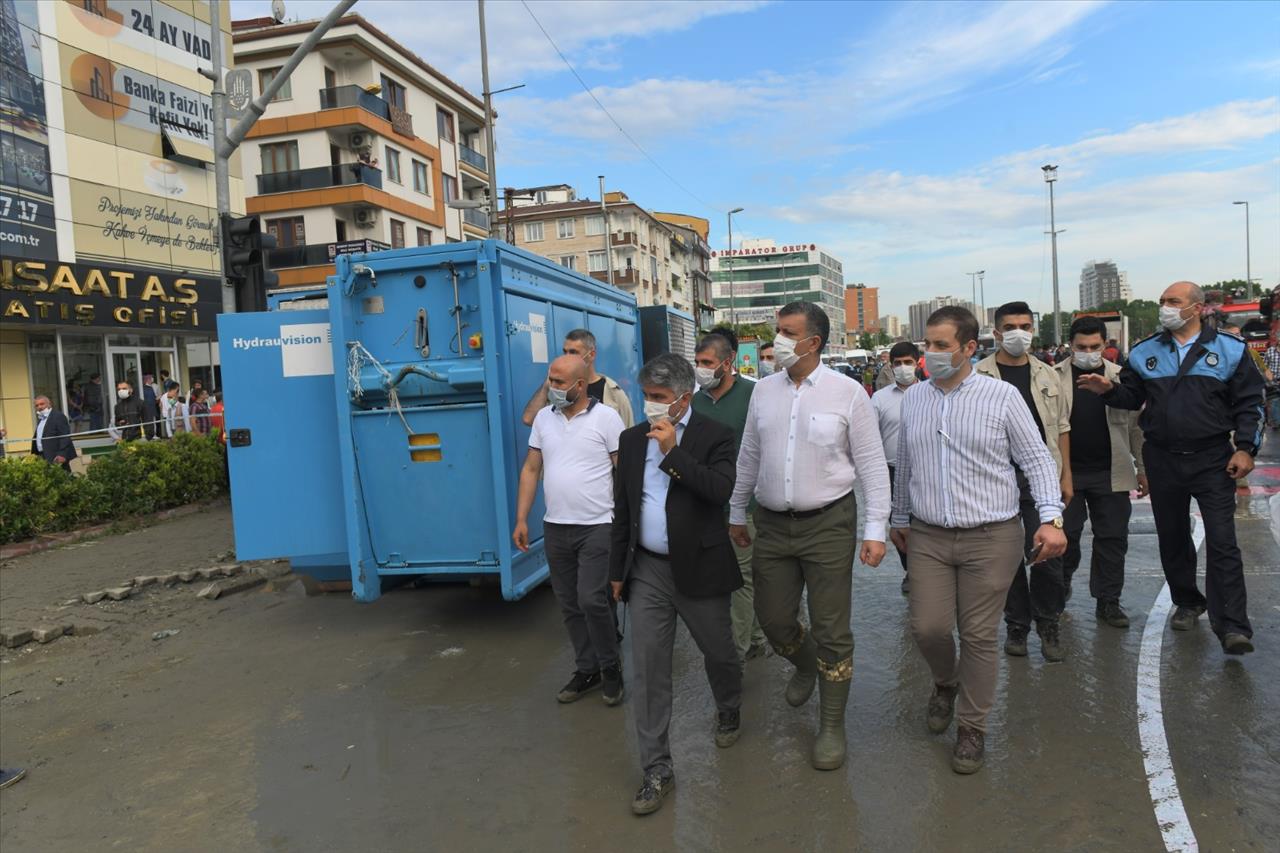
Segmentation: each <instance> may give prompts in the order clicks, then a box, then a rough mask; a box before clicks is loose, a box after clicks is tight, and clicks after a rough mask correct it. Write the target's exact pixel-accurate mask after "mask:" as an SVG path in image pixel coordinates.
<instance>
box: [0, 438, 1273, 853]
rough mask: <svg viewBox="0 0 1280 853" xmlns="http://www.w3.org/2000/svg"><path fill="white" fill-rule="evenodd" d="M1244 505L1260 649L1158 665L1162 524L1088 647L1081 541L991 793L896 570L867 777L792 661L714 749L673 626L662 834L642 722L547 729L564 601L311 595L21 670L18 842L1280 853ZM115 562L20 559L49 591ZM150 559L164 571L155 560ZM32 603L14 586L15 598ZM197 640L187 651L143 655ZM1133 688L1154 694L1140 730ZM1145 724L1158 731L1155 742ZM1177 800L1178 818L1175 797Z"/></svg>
mask: <svg viewBox="0 0 1280 853" xmlns="http://www.w3.org/2000/svg"><path fill="white" fill-rule="evenodd" d="M1264 455H1266V456H1267V457H1269V458H1270V459H1271V460H1272V461H1270V462H1267V463H1264V464H1267V465H1272V466H1274V465H1275V464H1276V463H1275V461H1274V460H1275V459H1276V458H1277V457H1280V453H1277V451H1276V449H1275V448H1274V447H1269V448H1268V452H1267V453H1266V454H1264ZM1250 485H1251V488H1250V489H1249V490H1248V491H1247V492H1246V493H1242V495H1241V498H1240V508H1239V512H1238V515H1237V522H1238V530H1239V535H1240V539H1241V544H1242V546H1243V549H1244V552H1245V559H1246V570H1247V571H1248V573H1249V576H1248V582H1249V595H1250V614H1251V617H1252V619H1253V621H1254V630H1255V634H1256V637H1255V642H1256V643H1257V645H1258V651H1257V652H1256V653H1255V654H1253V655H1251V656H1248V657H1246V658H1244V659H1229V658H1226V657H1224V656H1223V654H1222V653H1221V651H1220V648H1219V646H1218V644H1217V642H1216V640H1215V639H1214V637H1213V636H1212V634H1211V633H1210V632H1209V629H1208V626H1207V624H1206V620H1205V619H1201V620H1200V624H1199V627H1198V629H1197V630H1196V631H1195V632H1192V633H1189V634H1177V635H1175V634H1173V633H1172V632H1171V631H1169V630H1168V628H1167V627H1165V628H1164V629H1163V630H1162V631H1160V632H1159V633H1157V634H1155V635H1154V637H1153V641H1152V642H1150V643H1148V644H1147V645H1148V649H1147V651H1146V652H1145V653H1144V652H1143V645H1144V644H1143V633H1144V628H1145V625H1146V622H1147V617H1148V613H1149V611H1150V610H1151V608H1152V605H1153V603H1154V602H1155V601H1156V598H1157V595H1158V593H1159V592H1160V590H1161V588H1162V585H1163V578H1162V576H1161V573H1160V569H1159V560H1158V557H1157V554H1156V539H1155V536H1154V528H1153V526H1152V524H1151V520H1150V508H1149V506H1148V505H1146V504H1145V503H1140V504H1138V505H1137V506H1136V507H1135V511H1134V521H1133V525H1132V536H1131V540H1130V551H1129V561H1128V579H1127V582H1126V586H1125V592H1124V599H1123V604H1124V605H1125V606H1126V607H1127V608H1128V610H1129V613H1130V616H1131V619H1132V623H1133V624H1132V626H1131V627H1130V628H1129V629H1128V630H1117V629H1114V628H1110V627H1107V626H1105V625H1099V624H1098V623H1096V621H1095V619H1094V615H1093V602H1092V599H1090V598H1089V597H1088V591H1087V560H1088V549H1087V546H1088V539H1087V538H1086V543H1085V544H1086V553H1085V561H1086V569H1085V570H1083V571H1082V572H1081V573H1079V574H1078V575H1077V577H1076V590H1075V595H1074V598H1073V600H1072V601H1071V603H1070V604H1069V606H1068V612H1069V614H1070V619H1069V621H1068V622H1067V623H1066V624H1065V625H1064V630H1063V638H1064V643H1065V645H1066V648H1067V651H1068V659H1067V661H1066V662H1065V663H1061V664H1046V663H1045V662H1044V661H1043V660H1042V659H1041V658H1040V657H1039V649H1038V644H1037V642H1036V640H1035V638H1034V636H1033V638H1032V640H1031V656H1030V657H1027V658H1022V659H1010V658H1003V659H1002V661H1001V681H1000V690H999V696H998V699H997V704H996V709H995V712H994V714H993V716H992V719H991V722H990V732H989V735H988V755H987V765H986V768H985V769H984V770H983V771H982V772H980V773H979V774H977V775H976V776H972V777H959V776H956V775H954V774H953V773H952V772H951V770H950V767H949V756H950V747H951V740H950V737H951V735H946V736H931V735H929V734H928V732H927V730H926V728H925V725H924V706H925V702H926V701H927V698H928V695H929V690H930V680H929V676H928V671H927V669H926V667H925V666H924V664H923V662H922V660H921V659H920V657H919V654H918V652H917V651H916V649H915V647H914V644H913V643H912V641H911V639H910V636H909V633H908V630H907V610H906V600H905V599H904V598H903V597H902V596H901V594H900V593H899V590H898V583H899V580H900V570H899V568H898V565H897V562H896V558H895V557H893V556H890V557H888V558H887V559H886V561H885V565H884V566H882V567H881V568H879V569H876V570H872V569H868V568H866V567H862V566H859V567H857V568H856V570H855V583H854V633H855V637H856V642H857V649H856V651H855V657H854V661H855V672H854V687H853V694H852V698H851V702H850V711H849V716H848V733H849V738H850V740H849V760H848V762H847V764H846V765H845V767H844V768H843V769H842V770H840V771H838V772H834V773H819V772H817V771H814V770H812V769H811V768H810V767H809V765H808V761H807V758H806V756H807V750H808V747H809V744H810V741H811V737H812V733H813V731H814V728H815V726H816V712H817V708H816V699H815V700H811V702H810V703H809V705H807V706H806V707H805V708H802V709H798V710H797V709H792V708H790V707H789V706H788V705H787V704H786V703H785V701H784V700H783V698H782V687H783V684H784V682H785V678H786V676H787V665H786V664H785V663H784V662H782V661H780V660H779V659H778V658H769V659H764V660H756V661H752V662H750V663H749V664H748V669H747V677H746V693H745V700H744V707H743V727H744V728H743V735H742V737H741V739H740V740H739V742H738V743H737V744H736V745H735V746H734V747H732V748H731V749H728V750H718V749H716V748H715V746H714V744H713V743H712V737H711V731H712V718H713V709H712V705H711V701H710V695H709V691H708V689H707V686H706V680H705V676H704V674H703V672H702V669H701V663H700V659H699V658H698V657H697V655H696V652H695V650H694V649H693V646H692V643H691V641H690V640H689V638H688V635H687V633H685V632H684V630H683V628H681V633H680V635H679V638H678V643H677V650H676V656H675V672H676V685H675V686H676V695H677V698H676V706H675V714H674V717H673V724H672V735H673V744H672V746H673V753H674V756H675V761H676V774H677V780H678V783H677V789H676V791H675V793H674V794H673V795H672V797H671V798H669V799H668V801H667V803H666V805H665V806H664V808H663V809H662V810H661V811H660V812H659V813H657V814H656V815H653V816H651V817H648V818H643V819H641V818H636V817H633V816H632V815H631V813H630V811H629V802H630V798H631V796H632V794H633V793H634V790H635V788H636V786H637V784H638V781H639V776H638V774H639V770H638V768H637V766H636V763H635V744H634V736H633V733H632V719H631V713H630V702H629V701H627V702H624V703H623V705H622V706H620V707H617V708H608V707H605V706H604V705H603V703H602V702H600V700H599V697H598V695H593V696H591V697H590V698H588V699H585V700H583V701H581V702H579V703H577V704H574V705H569V706H561V705H558V704H557V703H556V702H555V699H554V696H555V692H556V690H557V689H558V688H559V687H560V685H561V684H562V683H563V682H564V681H565V680H566V679H567V678H568V676H569V674H570V672H571V670H572V663H571V658H570V655H569V651H568V648H567V643H566V641H565V639H564V636H563V630H562V628H561V625H560V619H559V615H558V612H557V609H556V606H555V602H554V600H553V596H552V595H551V592H550V591H549V590H548V589H546V588H542V589H539V590H537V591H535V592H534V593H533V594H532V595H530V596H529V598H527V599H526V600H525V601H523V602H519V603H514V604H513V603H504V602H502V601H501V600H500V597H499V596H498V594H497V592H496V591H495V590H493V589H492V588H484V589H473V588H469V587H464V586H448V587H435V588H431V589H419V590H409V591H401V592H394V593H391V594H388V595H387V596H385V597H384V598H383V599H382V600H381V601H379V602H377V603H375V604H372V605H359V604H355V603H353V602H352V601H350V600H348V599H346V598H345V597H344V596H341V595H330V596H325V597H319V598H307V597H304V596H303V595H302V594H301V590H300V588H299V587H298V586H296V585H295V586H294V587H291V588H289V589H287V590H285V591H257V592H250V593H243V594H241V595H238V596H234V597H232V598H230V599H227V600H219V601H217V602H203V601H200V602H196V601H194V599H193V596H190V595H189V594H188V598H182V599H178V598H175V599H174V600H173V604H172V606H168V607H145V608H144V607H139V609H138V610H137V612H136V613H135V614H134V616H133V618H131V619H128V620H123V619H121V620H117V621H116V622H115V623H114V624H113V625H112V626H111V627H110V628H109V629H108V630H105V631H103V632H102V633H100V634H97V635H94V636H90V637H75V638H68V639H64V640H60V641H57V642H55V643H52V644H50V645H48V646H39V647H30V646H28V647H24V649H23V650H17V651H14V650H5V652H4V656H3V660H4V662H3V664H0V697H2V698H0V714H2V717H0V719H2V721H3V724H2V725H0V758H2V759H3V762H4V763H5V765H6V766H8V765H12V764H22V765H25V766H27V767H29V768H30V775H29V778H28V779H26V780H25V781H23V782H22V783H20V784H19V785H17V786H15V787H13V788H10V789H8V790H5V791H4V792H3V794H2V795H0V846H3V847H4V848H5V849H6V850H15V851H16V850H27V851H45V850H48V851H63V850H77V851H80V850H109V849H121V850H131V851H143V850H147V851H150V850H155V851H180V850H181V851H185V850H191V851H203V850H210V851H213V850H219V851H226V850H245V851H255V850H262V851H308V853H310V851H328V850H333V851H422V850H440V851H458V850H478V851H479V850H504V851H521V850H530V851H533V850H538V851H541V850H557V851H558V850H637V851H639V850H691V851H695V850H724V851H739V850H751V851H775V850H776V851H784V850H785V851H792V850H805V851H809V850H815V851H816V850H874V851H880V850H894V851H896V850H903V851H907V850H974V851H978V850H982V851H998V850H1009V851H1013V850H1018V851H1025V850H1042V849H1053V850H1089V851H1097V850H1117V851H1120V850H1123V851H1135V850H1144V851H1145V850H1151V851H1158V850H1164V849H1178V848H1179V846H1180V845H1185V844H1186V843H1187V838H1188V837H1190V838H1192V839H1194V841H1195V842H1198V844H1199V846H1200V848H1201V849H1203V850H1212V851H1218V850H1223V851H1226V850H1243V851H1255V850H1256V851H1263V850H1274V849H1275V839H1276V838H1280V815H1278V814H1277V811H1276V804H1277V803H1280V722H1278V720H1280V714H1278V713H1277V712H1278V711H1280V654H1278V650H1280V546H1277V541H1276V531H1277V527H1276V524H1277V522H1278V521H1280V501H1273V495H1274V493H1275V492H1276V490H1277V487H1280V469H1276V468H1274V467H1273V468H1270V469H1268V470H1265V471H1261V472H1259V473H1257V474H1255V475H1254V476H1253V477H1252V478H1251V481H1250ZM1273 503H1274V507H1273ZM1273 509H1274V510H1275V511H1276V512H1277V514H1278V516H1273ZM1273 519H1274V520H1273ZM188 523H190V522H189V520H188ZM200 523H202V524H205V525H207V526H208V530H206V531H204V532H205V535H207V536H209V537H211V538H216V537H217V536H223V537H225V536H226V535H227V533H226V529H225V528H226V525H227V523H228V519H227V516H226V514H225V512H210V513H207V514H205V515H202V516H201V522H200ZM157 529H158V528H157ZM135 535H136V534H135ZM1202 551H1203V549H1202ZM94 553H95V552H94V549H93V548H82V549H79V550H77V551H75V552H69V551H64V552H50V553H48V554H45V555H37V556H36V557H31V558H24V560H30V559H34V560H40V561H42V566H43V568H45V569H48V570H50V571H56V570H57V567H58V565H59V561H62V560H68V559H75V560H84V559H92V558H93V555H94ZM69 555H70V556H69ZM138 559H139V560H140V561H142V562H143V563H144V565H140V566H139V567H138V571H139V572H141V571H149V570H153V569H155V570H158V569H159V568H160V567H159V566H158V565H157V566H155V567H151V566H147V565H145V563H146V562H147V561H159V560H162V559H164V558H163V557H153V556H148V555H140V556H139V557H138ZM18 568H22V567H21V566H19V567H18ZM13 577H15V575H14V574H13V573H12V571H11V570H10V569H5V570H4V571H2V572H0V584H9V583H13V580H12V578H13ZM4 594H8V593H7V592H6V591H5V590H3V589H0V595H4ZM157 594H158V593H157ZM172 594H173V595H175V596H177V595H178V593H177V592H174V593H172ZM189 599H191V600H189ZM130 603H131V602H124V603H122V604H130ZM197 605H199V606H197ZM175 626H176V627H180V628H181V629H182V630H181V633H180V634H178V635H176V636H173V637H170V638H168V639H165V640H162V641H153V640H152V639H151V635H152V632H153V631H156V630H160V629H163V628H168V627H175ZM1157 653H1158V655H1159V656H1158V659H1157V658H1156V657H1155V655H1156V654H1157ZM1144 655H1145V657H1144ZM1142 665H1145V667H1146V668H1147V673H1148V676H1149V678H1152V679H1154V678H1158V682H1153V683H1150V684H1149V686H1150V687H1152V688H1153V689H1152V690H1148V700H1147V703H1148V704H1147V705H1146V706H1144V707H1143V709H1142V711H1141V712H1140V710H1139V704H1138V698H1137V694H1138V683H1139V669H1140V666H1142ZM59 679H60V681H59ZM1153 696H1154V697H1155V699H1156V700H1158V705H1157V706H1156V707H1155V708H1153V707H1151V705H1150V701H1151V697H1153ZM1153 711H1154V712H1155V713H1158V714H1159V715H1161V717H1159V718H1157V720H1156V722H1157V723H1159V722H1161V721H1162V722H1163V725H1162V726H1161V725H1156V726H1155V727H1154V729H1153V727H1152V724H1151V722H1150V718H1151V715H1152V713H1153ZM1144 727H1145V729H1144ZM1144 732H1145V733H1144ZM1144 737H1146V738H1148V740H1146V741H1144V740H1143V738H1144ZM1152 737H1155V738H1157V739H1158V740H1157V741H1154V743H1156V745H1157V746H1159V744H1160V743H1161V742H1163V743H1167V748H1168V756H1169V763H1170V764H1171V767H1172V774H1171V778H1172V779H1173V780H1174V786H1175V788H1176V791H1177V797H1178V802H1180V803H1181V805H1182V807H1183V812H1184V813H1185V815H1186V822H1187V826H1186V827H1181V828H1179V827H1172V828H1171V827H1169V826H1166V827H1165V831H1164V832H1162V831H1161V827H1160V826H1159V825H1158V824H1157V819H1156V813H1155V810H1154V807H1153V802H1152V789H1151V786H1150V785H1149V784H1148V776H1147V768H1146V766H1145V765H1144V752H1143V745H1144V743H1146V744H1147V745H1148V746H1150V745H1151V744H1152V743H1153V741H1151V740H1150V738H1152ZM1149 757H1150V758H1154V759H1159V757H1160V756H1159V755H1154V756H1149ZM1157 781H1159V779H1157ZM1157 796H1160V797H1161V798H1165V799H1166V802H1165V803H1164V806H1165V808H1167V807H1168V806H1169V803H1168V802H1167V797H1168V796H1169V789H1168V788H1167V787H1158V791H1157ZM1183 832H1186V833H1189V835H1183V834H1180V833H1183Z"/></svg>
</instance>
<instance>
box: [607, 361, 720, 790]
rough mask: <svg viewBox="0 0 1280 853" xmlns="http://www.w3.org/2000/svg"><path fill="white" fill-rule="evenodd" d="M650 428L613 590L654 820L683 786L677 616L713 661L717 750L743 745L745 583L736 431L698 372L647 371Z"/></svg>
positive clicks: (628, 455) (621, 507)
mask: <svg viewBox="0 0 1280 853" xmlns="http://www.w3.org/2000/svg"><path fill="white" fill-rule="evenodd" d="M639 380H640V387H641V388H642V389H643V391H644V397H645V404H644V406H645V415H646V417H647V420H648V422H647V423H642V424H639V425H637V426H634V427H632V428H630V429H628V430H626V431H625V432H623V433H622V437H621V438H620V439H619V441H618V471H617V476H616V478H615V490H614V509H613V543H612V547H611V548H610V560H609V579H610V582H611V584H612V588H613V594H614V597H615V598H618V599H622V600H625V601H626V602H627V603H628V605H629V607H630V611H631V665H632V668H633V669H634V674H633V675H632V683H633V685H634V687H633V691H634V692H633V695H634V697H635V700H634V711H635V719H636V740H637V743H638V745H639V749H640V762H641V766H642V767H643V769H644V782H643V784H642V785H641V786H640V790H639V791H638V792H637V793H636V796H635V799H634V800H633V801H632V803H631V809H632V811H634V812H635V813H636V814H650V813H651V812H655V811H657V810H658V809H659V808H660V807H661V806H662V800H663V798H664V797H666V795H667V794H668V793H670V791H671V790H672V788H673V787H674V786H675V775H674V773H673V771H672V765H671V748H670V743H669V740H668V737H667V730H668V727H669V724H670V722H671V655H672V647H673V645H674V641H675V631H676V616H677V615H679V616H680V618H681V619H683V620H684V623H685V625H686V626H687V627H688V629H689V633H690V635H691V636H692V637H693V640H694V642H695V643H697V644H698V648H699V650H701V652H702V655H703V658H704V659H705V661H706V670H707V679H708V681H710V683H711V692H712V694H713V695H714V697H715V701H716V710H717V716H716V729H715V741H716V746H719V747H728V746H732V745H733V743H734V742H735V741H736V740H737V739H738V729H739V720H740V718H739V709H740V706H741V704H742V662H741V659H740V658H739V657H738V651H737V649H736V648H735V646H734V643H733V629H732V622H731V620H730V616H729V600H730V595H731V593H732V592H733V591H734V590H735V589H738V588H739V587H741V586H742V574H741V573H740V572H739V570H738V560H737V557H736V556H735V554H734V550H733V545H732V544H731V543H730V541H729V530H728V526H727V524H726V522H725V516H724V506H725V504H726V503H727V502H728V500H729V497H730V495H731V494H732V493H733V482H734V476H735V470H736V458H737V452H736V448H735V445H734V436H733V432H732V431H731V430H729V428H728V427H726V426H723V425H722V424H719V423H717V422H716V421H713V420H711V419H710V418H706V417H703V416H702V415H699V414H696V413H695V412H694V411H693V409H692V406H691V405H690V401H691V400H692V397H693V392H694V373H693V367H692V366H691V365H690V364H689V362H688V361H686V360H685V359H683V358H681V357H680V356H678V355H674V354H671V353H668V354H666V355H660V356H658V357H657V358H654V359H653V360H651V361H650V362H649V363H648V364H646V365H645V366H644V367H643V368H642V369H641V371H640V377H639Z"/></svg>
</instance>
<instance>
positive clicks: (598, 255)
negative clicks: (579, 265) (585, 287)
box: [587, 252, 609, 272]
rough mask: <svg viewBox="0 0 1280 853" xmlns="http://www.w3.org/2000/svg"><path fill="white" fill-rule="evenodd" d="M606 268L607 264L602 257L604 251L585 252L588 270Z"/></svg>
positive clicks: (598, 270)
mask: <svg viewBox="0 0 1280 853" xmlns="http://www.w3.org/2000/svg"><path fill="white" fill-rule="evenodd" d="M608 268H609V267H608V264H607V263H606V262H605V259H604V252H587V270H588V271H589V272H604V271H605V270H607V269H608Z"/></svg>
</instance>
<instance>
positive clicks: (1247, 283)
mask: <svg viewBox="0 0 1280 853" xmlns="http://www.w3.org/2000/svg"><path fill="white" fill-rule="evenodd" d="M1231 203H1232V204H1243V205H1244V298H1245V299H1246V300H1249V299H1252V298H1253V254H1252V252H1251V251H1250V250H1249V202H1247V201H1233V202H1231Z"/></svg>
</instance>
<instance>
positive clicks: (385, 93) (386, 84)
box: [382, 74, 405, 109]
mask: <svg viewBox="0 0 1280 853" xmlns="http://www.w3.org/2000/svg"><path fill="white" fill-rule="evenodd" d="M382 100H384V101H386V102H387V103H388V104H390V105H391V106H393V107H399V108H400V109H404V108H405V107H404V104H405V100H404V86H401V85H400V84H399V83H397V82H396V81H395V80H392V79H391V78H390V77H388V76H387V75H385V74H383V75H382Z"/></svg>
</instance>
